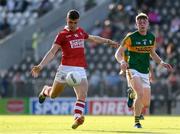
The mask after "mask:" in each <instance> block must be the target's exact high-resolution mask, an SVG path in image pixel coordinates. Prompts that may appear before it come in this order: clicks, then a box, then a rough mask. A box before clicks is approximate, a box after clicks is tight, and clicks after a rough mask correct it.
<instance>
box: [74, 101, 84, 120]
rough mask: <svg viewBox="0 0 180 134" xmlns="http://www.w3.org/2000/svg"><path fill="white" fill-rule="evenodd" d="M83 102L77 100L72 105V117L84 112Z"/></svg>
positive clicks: (77, 116)
mask: <svg viewBox="0 0 180 134" xmlns="http://www.w3.org/2000/svg"><path fill="white" fill-rule="evenodd" d="M84 107H85V102H84V101H81V100H77V101H76V103H75V106H74V118H75V119H76V118H79V117H80V116H81V115H82V114H83V112H84Z"/></svg>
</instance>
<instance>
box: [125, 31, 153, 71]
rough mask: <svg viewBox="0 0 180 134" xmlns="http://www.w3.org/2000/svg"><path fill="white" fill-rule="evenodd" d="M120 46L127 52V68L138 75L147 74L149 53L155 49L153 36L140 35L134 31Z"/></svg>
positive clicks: (150, 34) (149, 34)
mask: <svg viewBox="0 0 180 134" xmlns="http://www.w3.org/2000/svg"><path fill="white" fill-rule="evenodd" d="M122 45H123V46H124V47H125V48H127V50H126V51H128V58H127V62H128V63H129V68H130V69H135V70H137V71H139V72H140V73H146V74H147V73H149V65H150V51H151V50H152V49H153V48H154V47H155V36H154V35H153V34H152V33H149V32H148V33H147V34H146V35H141V34H139V32H138V31H135V32H133V33H131V34H128V35H127V36H126V37H125V38H124V39H123V41H122Z"/></svg>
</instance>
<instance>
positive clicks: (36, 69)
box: [31, 44, 60, 77]
mask: <svg viewBox="0 0 180 134" xmlns="http://www.w3.org/2000/svg"><path fill="white" fill-rule="evenodd" d="M59 48H60V47H59V45H57V44H53V45H52V47H51V49H50V50H49V51H48V52H47V53H46V55H45V56H44V58H43V59H42V61H41V62H40V63H39V64H38V65H35V66H34V67H33V68H32V70H31V74H32V76H33V77H37V76H38V75H39V73H40V71H41V70H42V68H43V67H44V66H45V65H47V64H48V63H49V62H50V61H51V60H52V59H53V58H54V57H55V55H56V53H57V51H58V50H59Z"/></svg>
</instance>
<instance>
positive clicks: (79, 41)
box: [69, 39, 84, 48]
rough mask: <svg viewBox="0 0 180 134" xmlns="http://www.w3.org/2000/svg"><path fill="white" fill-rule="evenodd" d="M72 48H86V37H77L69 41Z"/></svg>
mask: <svg viewBox="0 0 180 134" xmlns="http://www.w3.org/2000/svg"><path fill="white" fill-rule="evenodd" d="M69 42H70V45H71V48H84V39H76V40H71V41H69Z"/></svg>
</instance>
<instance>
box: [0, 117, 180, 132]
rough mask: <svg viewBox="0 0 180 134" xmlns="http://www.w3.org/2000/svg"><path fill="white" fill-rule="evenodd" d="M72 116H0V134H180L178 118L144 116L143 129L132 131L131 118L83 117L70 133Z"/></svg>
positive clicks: (133, 129)
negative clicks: (82, 121)
mask: <svg viewBox="0 0 180 134" xmlns="http://www.w3.org/2000/svg"><path fill="white" fill-rule="evenodd" d="M72 122H73V117H72V116H21V115H17V116H0V134H121V133H122V134H132V133H134V134H180V117H178V116H146V117H145V120H143V121H141V123H142V126H143V128H141V129H137V128H133V125H134V118H133V117H132V116H85V123H84V124H83V125H82V126H80V127H79V128H77V129H76V130H73V129H71V124H72Z"/></svg>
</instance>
